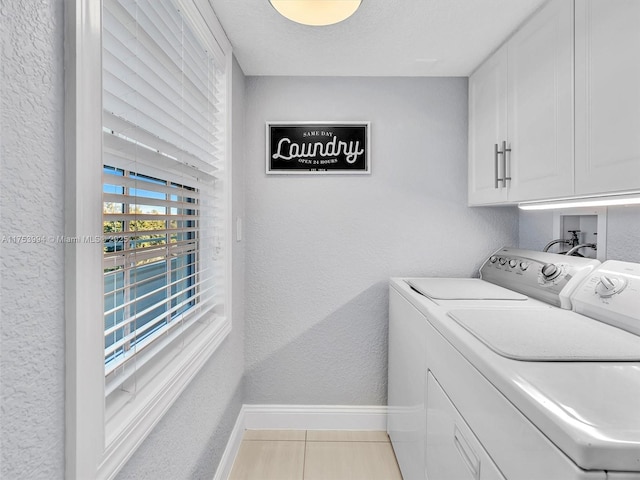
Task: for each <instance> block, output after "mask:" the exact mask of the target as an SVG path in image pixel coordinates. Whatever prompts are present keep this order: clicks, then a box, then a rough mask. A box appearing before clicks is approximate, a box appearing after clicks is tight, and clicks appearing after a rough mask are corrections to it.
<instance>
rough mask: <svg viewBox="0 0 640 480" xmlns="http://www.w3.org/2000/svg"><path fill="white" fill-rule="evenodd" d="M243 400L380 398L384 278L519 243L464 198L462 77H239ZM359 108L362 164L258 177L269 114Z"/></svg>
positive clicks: (320, 114)
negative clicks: (243, 94) (347, 172)
mask: <svg viewBox="0 0 640 480" xmlns="http://www.w3.org/2000/svg"><path fill="white" fill-rule="evenodd" d="M246 101H247V115H246V118H247V125H246V139H247V143H246V192H247V198H246V202H247V204H246V215H247V219H246V237H247V244H246V267H247V287H246V288H247V290H246V299H247V312H246V323H245V337H246V341H245V357H246V385H245V389H246V397H245V403H284V404H349V405H352V404H356V405H380V404H385V403H386V391H387V384H386V377H387V308H388V307H387V304H388V295H387V288H388V287H387V285H388V279H389V277H390V276H394V275H427V276H429V275H440V276H469V275H473V274H475V272H476V270H477V267H478V266H479V262H480V260H481V259H482V258H483V257H485V256H486V255H487V254H488V253H489V252H491V251H492V250H494V249H496V248H498V247H500V246H502V245H505V244H507V245H515V244H517V235H518V232H517V228H518V220H517V211H516V210H515V209H513V208H493V209H492V208H468V207H467V206H466V202H467V193H466V192H467V80H466V79H464V78H304V77H302V78H301V77H247V100H246ZM267 120H273V121H276V120H337V121H340V120H342V121H344V120H369V121H371V152H372V174H371V175H369V176H282V175H280V176H267V175H266V174H265V121H267Z"/></svg>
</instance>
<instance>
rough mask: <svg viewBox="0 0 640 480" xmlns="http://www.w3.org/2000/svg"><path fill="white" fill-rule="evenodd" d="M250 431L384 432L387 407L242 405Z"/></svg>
mask: <svg viewBox="0 0 640 480" xmlns="http://www.w3.org/2000/svg"><path fill="white" fill-rule="evenodd" d="M243 411H244V415H245V428H246V429H251V430H269V429H273V430H278V429H289V430H385V431H386V430H387V407H386V406H343V405H244V406H243Z"/></svg>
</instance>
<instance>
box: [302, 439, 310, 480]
mask: <svg viewBox="0 0 640 480" xmlns="http://www.w3.org/2000/svg"><path fill="white" fill-rule="evenodd" d="M307 435H309V430H305V431H304V451H303V453H302V478H301V480H304V476H305V475H304V471H305V467H306V464H307Z"/></svg>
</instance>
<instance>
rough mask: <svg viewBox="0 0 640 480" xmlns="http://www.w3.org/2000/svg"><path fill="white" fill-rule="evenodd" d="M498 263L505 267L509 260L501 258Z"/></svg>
mask: <svg viewBox="0 0 640 480" xmlns="http://www.w3.org/2000/svg"><path fill="white" fill-rule="evenodd" d="M498 262H499V263H500V265H504V264H505V263H507V259H506V258H504V257H500V259H499V260H498Z"/></svg>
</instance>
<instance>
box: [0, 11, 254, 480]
mask: <svg viewBox="0 0 640 480" xmlns="http://www.w3.org/2000/svg"><path fill="white" fill-rule="evenodd" d="M63 10H64V3H63V1H62V0H53V1H35V0H29V1H23V0H21V1H18V0H8V1H5V0H3V2H2V7H1V8H0V20H1V23H2V81H1V83H0V85H1V88H2V108H1V115H2V119H1V124H0V125H1V129H2V130H1V133H2V135H1V142H2V143H1V145H0V162H1V171H0V201H1V210H0V215H1V217H0V225H1V231H0V242H2V239H3V238H4V242H2V243H0V265H1V266H2V267H1V268H2V270H1V272H0V294H1V296H0V312H1V321H0V332H1V344H0V362H1V363H0V374H1V377H0V382H1V389H0V395H1V402H2V403H1V405H2V406H1V410H0V415H1V417H0V442H2V444H1V448H0V449H1V450H2V452H1V454H2V460H1V462H0V478H3V479H4V478H6V479H12V480H14V479H28V480H39V479H43V480H45V479H46V480H52V479H61V478H64V302H63V298H64V288H63V287H64V259H63V249H64V246H63V245H62V244H56V243H54V242H50V241H47V242H46V243H40V244H33V243H23V244H14V243H7V237H8V236H13V235H26V236H32V235H44V236H45V237H47V236H48V235H53V236H56V235H63V234H64V228H63V227H64V210H63V206H64V141H63V140H64V139H63V137H64V71H63V56H64V47H63V33H64V32H63V30H64V28H63V23H64V12H63ZM234 71H235V73H236V76H235V84H234V101H235V102H237V105H236V112H235V113H237V115H236V116H235V117H234V118H235V122H236V124H235V127H236V129H237V131H238V132H241V131H242V129H243V123H244V120H243V112H244V104H243V98H244V77H243V75H242V72H241V71H240V69H239V67H238V66H237V65H236V66H235V70H234ZM234 150H235V151H236V155H235V157H234V163H235V161H237V164H236V165H235V166H234V187H235V188H234V199H233V202H234V213H235V215H238V216H241V215H243V210H244V191H243V184H244V180H243V176H244V174H243V166H242V138H241V137H238V138H234ZM29 238H33V237H29ZM233 258H234V262H235V272H234V273H235V276H234V285H233V288H234V293H235V296H234V305H233V310H234V324H233V331H232V333H231V335H230V336H229V338H227V339H226V340H225V342H224V343H223V345H222V347H221V348H220V349H219V350H218V351H217V352H216V353H215V354H214V356H213V357H212V359H211V361H209V362H208V364H207V365H206V366H205V368H203V370H202V371H201V372H200V373H199V375H198V376H197V377H196V378H195V379H194V381H193V382H192V383H191V385H190V386H189V387H188V388H187V390H186V391H185V392H184V394H183V395H182V396H181V397H180V398H179V399H178V401H177V402H176V404H175V405H174V407H173V408H172V409H171V410H170V411H169V412H168V413H167V415H166V416H165V418H163V420H162V421H161V423H160V424H159V425H158V427H157V428H156V429H155V430H154V431H153V432H152V433H151V435H150V437H149V438H148V439H147V441H146V442H145V443H144V444H143V445H142V446H141V447H140V449H139V450H138V451H137V452H136V453H135V454H134V456H133V458H132V459H131V461H130V462H129V463H128V464H127V465H126V466H125V468H124V470H123V472H122V475H121V477H122V478H149V479H154V480H155V479H161V480H164V479H167V480H168V479H171V480H174V479H179V478H184V479H196V478H197V479H210V478H212V477H213V475H214V472H215V469H216V467H217V464H218V462H219V459H220V457H221V455H222V452H223V451H224V448H225V446H226V442H227V439H228V436H229V433H230V431H231V428H232V427H233V424H234V422H235V420H236V417H237V414H238V411H239V409H240V406H241V403H242V397H243V392H242V373H243V366H244V354H243V321H242V319H243V316H244V312H243V310H244V306H243V305H244V302H243V295H244V294H243V291H244V277H243V272H244V265H243V263H244V253H243V244H234V251H233Z"/></svg>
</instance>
